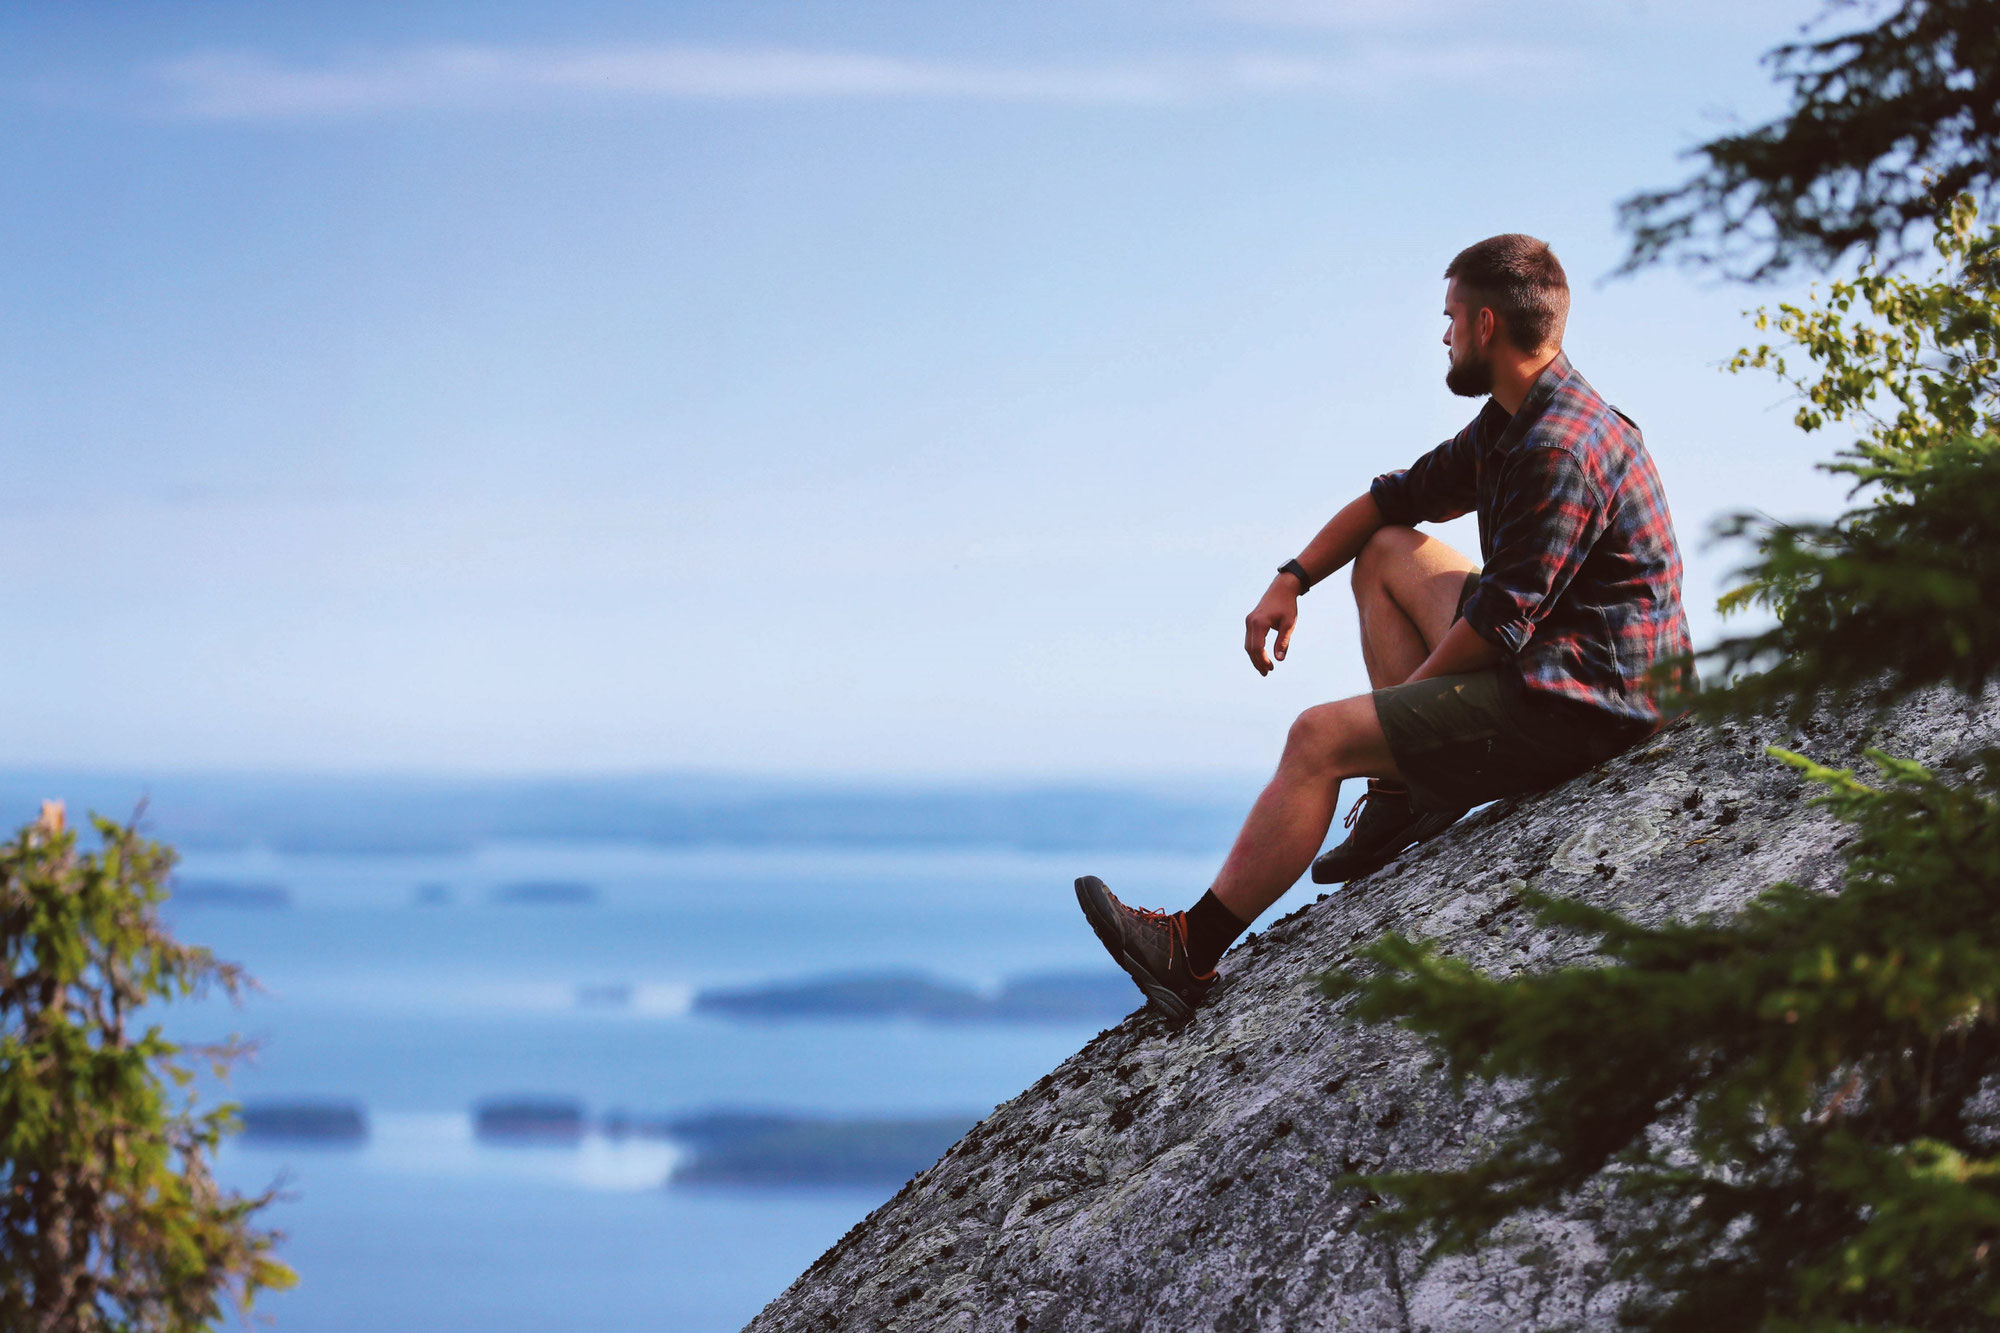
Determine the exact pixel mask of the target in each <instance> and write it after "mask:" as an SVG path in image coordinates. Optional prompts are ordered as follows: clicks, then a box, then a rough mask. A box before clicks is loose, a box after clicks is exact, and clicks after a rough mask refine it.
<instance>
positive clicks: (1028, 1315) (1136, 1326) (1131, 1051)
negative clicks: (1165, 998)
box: [749, 694, 2000, 1333]
mask: <svg viewBox="0 0 2000 1333" xmlns="http://www.w3.org/2000/svg"><path fill="white" fill-rule="evenodd" d="M1996 718H2000V708H1996V707H1995V706H1994V700H1993V699H1992V698H1991V697H1989V699H1988V700H1987V701H1986V704H1985V705H1984V706H1977V707H1975V706H1972V705H1969V704H1968V703H1967V702H1966V701H1965V700H1963V699H1962V698H1959V697H1957V696H1952V695H1945V694H1938V695H1928V696H1923V697H1920V698H1917V699H1915V700H1910V701H1906V702H1904V703H1902V704H1900V705H1898V706H1897V707H1896V708H1895V709H1894V710H1892V711H1890V712H1887V713H1871V712H1869V711H1867V710H1865V709H1862V708H1855V709H1851V710H1844V711H1843V712H1842V713H1840V714H1839V715H1829V714H1827V713H1824V712H1823V713H1821V714H1820V715H1818V716H1816V717H1815V718H1814V719H1812V720H1811V721H1810V722H1807V723H1805V724H1803V726H1801V727H1798V728H1793V727H1791V726H1788V725H1784V724H1782V723H1775V722H1774V723H1771V724H1769V725H1744V724H1737V725H1733V726H1724V727H1721V728H1717V729H1709V728H1705V727H1701V726H1698V725H1696V724H1694V723H1692V722H1687V721H1683V722H1680V723H1678V724H1676V725H1675V726H1673V727H1671V728H1669V729H1668V730H1666V731H1664V732H1662V733H1661V734H1660V735H1659V736H1657V737H1655V738H1653V739H1652V740H1650V741H1648V742H1646V743H1644V744H1642V745H1641V746H1639V747H1638V748H1637V749H1636V750H1634V751H1633V752H1631V753H1629V754H1626V755H1624V756H1621V757H1620V758H1618V759H1616V760H1613V761H1612V762H1611V763H1609V764H1607V765H1605V766H1603V767H1602V768H1599V769H1597V770H1595V771H1593V772H1591V773H1588V774H1585V775H1584V776H1582V777H1579V778H1577V779H1575V780H1574V781H1572V782H1570V783H1568V784H1566V785H1565V786H1562V787H1560V788H1557V789H1555V790H1554V791H1550V792H1545V793H1542V794H1539V795H1536V796H1533V797H1528V798H1524V799H1520V800H1514V801H1503V802H1500V803H1498V804H1496V805H1493V806H1489V807H1488V808H1487V809H1485V810H1484V811H1481V812H1480V813H1478V814H1476V815H1474V816H1472V817H1471V818H1469V819H1467V820H1464V821H1461V822H1460V824H1459V825H1458V826H1457V827H1455V828H1454V829H1452V830H1451V831H1450V832H1449V833H1447V834H1446V835H1445V836H1443V837H1442V838H1439V839H1438V840H1436V841H1435V842H1431V843H1428V844H1425V845H1424V846H1421V847H1418V848H1415V849H1413V850H1412V851H1410V852H1408V853H1406V854H1405V855H1404V857H1403V858H1402V859H1401V860H1399V861H1398V862H1396V863H1394V864H1392V865H1390V866H1389V867H1387V868H1385V869H1384V870H1381V871H1378V872H1377V873H1376V874H1374V875H1371V876H1369V877H1367V878H1366V879H1363V880H1360V881H1357V882H1356V883H1354V884H1353V885H1350V886H1347V887H1345V888H1343V889H1342V890H1340V891H1339V892H1336V893H1333V894H1330V895H1325V896H1323V897H1322V898H1321V899H1320V900H1319V901H1317V902H1315V903H1311V904H1309V905H1307V906H1305V907H1303V908H1302V909H1300V910H1297V911H1294V912H1293V913H1292V914H1291V915H1289V916H1287V917H1284V918H1283V919H1282V920H1279V921H1276V922H1275V923H1274V924H1272V925H1271V926H1270V927H1269V928H1267V929H1265V930H1264V931H1262V932H1261V933H1260V934H1257V935H1255V936H1252V937H1251V938H1249V939H1248V940H1246V941H1245V942H1244V943H1243V944H1241V945H1239V946H1238V947H1237V948H1236V949H1235V950H1233V951H1232V952H1231V953H1230V955H1229V956H1228V957H1227V958H1226V959H1225V960H1224V962H1223V980H1222V982H1221V984H1220V985H1219V986H1218V988H1217V990H1216V992H1215V996H1214V1000H1213V1003H1212V1005H1211V1006H1210V1007H1209V1008H1206V1009H1203V1010H1202V1011H1201V1012H1200V1013H1198V1014H1197V1015H1196V1017H1195V1019H1194V1021H1192V1022H1191V1023H1189V1024H1187V1025H1186V1026H1185V1027H1182V1028H1178V1029H1175V1028H1171V1027H1169V1026H1167V1025H1166V1024H1164V1023H1162V1022H1161V1021H1159V1020H1157V1019H1155V1018H1153V1017H1151V1016H1150V1015H1148V1014H1146V1013H1145V1012H1143V1011H1141V1012H1138V1013H1135V1014H1133V1015H1132V1016H1131V1017H1128V1018H1127V1019H1126V1020H1125V1021H1124V1022H1123V1023H1122V1024H1120V1025H1119V1026H1118V1027H1116V1028H1113V1029H1111V1030H1109V1031H1107V1032H1104V1033H1102V1034H1100V1035H1099V1036H1098V1037H1097V1038H1096V1039H1095V1040H1093V1041H1092V1042H1090V1044H1089V1045H1087V1046H1085V1047H1084V1048H1083V1049H1082V1050H1081V1051H1079V1052H1077V1054H1076V1055H1074V1056H1072V1057H1071V1058H1070V1059H1068V1060H1066V1061H1065V1062H1063V1064H1062V1065H1061V1066H1060V1067H1058V1068H1057V1069H1055V1070H1054V1071H1053V1072H1051V1073H1050V1074H1048V1075H1047V1076H1046V1077H1044V1078H1042V1079H1041V1080H1040V1081H1039V1082H1037V1083H1036V1084H1035V1085H1034V1086H1033V1087H1031V1088H1029V1089H1028V1090H1027V1091H1026V1092H1023V1093H1022V1094H1021V1095H1020V1096H1018V1097H1016V1098H1015V1099H1014V1100H1012V1101H1010V1102H1008V1103H1006V1104H1005V1105H1003V1106H1000V1107H998V1108H997V1109H995V1111H994V1112H993V1114H992V1115H991V1116H989V1117H988V1118H987V1119H986V1120H985V1121H984V1122H982V1123H981V1124H980V1125H979V1126H977V1127H976V1128H974V1129H973V1130H972V1131H971V1132H970V1133H968V1134H967V1135H966V1136H965V1137H964V1138H963V1139H962V1140H960V1141H959V1142H958V1143H957V1144H956V1145H954V1146H953V1147H952V1148H951V1150H950V1151H948V1152H947V1153H946V1154H945V1155H944V1157H943V1158H942V1159H940V1160H939V1161H938V1162H937V1163H936V1164H935V1165H934V1166H932V1167H931V1168H930V1169H929V1170H927V1171H925V1172H923V1173H922V1174H920V1175H919V1176H917V1177H916V1178H915V1179H914V1180H912V1181H910V1183H909V1184H908V1185H907V1186H905V1187H904V1189H903V1190H902V1192H901V1193H899V1194H897V1195H896V1197H895V1198H893V1199H891V1200H890V1201H889V1202H888V1203H886V1204H884V1205H883V1206H882V1207H880V1208H878V1209H877V1210H876V1211H875V1212H874V1213H872V1214H871V1215H870V1216H869V1217H867V1218H866V1219H865V1220H864V1221H862V1222H861V1223H860V1224H859V1225H857V1226H856V1227H855V1228H854V1229H853V1230H852V1231H850V1232H849V1233H848V1234H847V1236H845V1237H844V1238H843V1239H842V1240H841V1241H840V1242H839V1243H838V1244H836V1245H835V1246H834V1247H833V1248H832V1249H830V1250H828V1251H827V1252H826V1254H825V1255H823V1256H821V1258H820V1259H819V1260H818V1261H817V1262H815V1263H814V1264H813V1266H812V1267H811V1268H810V1269H808V1270H807V1271H806V1272H805V1273H804V1274H803V1275H802V1276H801V1277H799V1278H798V1280H797V1281H796V1282H794V1283H793V1284H792V1286H791V1287H790V1288H789V1289H788V1290H787V1291H785V1292H784V1293H783V1294H782V1295H781V1296H779V1297H778V1299H776V1300H775V1301H773V1302H772V1303H771V1304H770V1305H769V1306H768V1307H766V1308H765V1310H764V1311H763V1313H762V1314H760V1315H759V1316H758V1317H757V1318H756V1319H755V1320H753V1321H752V1322H751V1324H750V1326H749V1327H750V1329H751V1330H754V1331H755V1333H807V1331H808V1330H813V1331H815V1333H817V1331H819V1330H911V1331H912V1333H914V1331H915V1330H925V1331H927V1333H928V1331H933V1330H957V1331H960V1333H974V1331H977V1333H985V1331H986V1330H994V1331H995V1333H998V1331H1000V1330H1064V1331H1065V1333H1096V1331H1099V1330H1102V1331H1104V1333H1110V1331H1111V1330H1134V1331H1136V1330H1168V1329H1215V1330H1251V1329H1258V1330H1273V1331H1276V1330H1288V1331H1290V1333H1299V1331H1301V1330H1309V1329H1329V1330H1331V1329H1352V1330H1365V1331H1372V1330H1412V1331H1414V1330H1424V1331H1425V1333H1445V1331H1446V1330H1452V1331H1454V1333H1456V1331H1459V1330H1463V1331H1466V1333H1470V1331H1471V1330H1531V1329H1532V1330H1540V1329H1549V1330H1553V1329H1610V1328H1614V1327H1616V1323H1617V1321H1616V1312H1617V1308H1618V1305H1619V1303H1620V1300H1621V1292H1620V1291H1619V1290H1618V1289H1616V1287H1615V1286H1614V1285H1613V1284H1612V1283H1611V1282H1610V1281H1609V1279H1608V1277H1607V1275H1606V1272H1605V1263H1604V1258H1605V1256H1604V1252H1603V1251H1602V1249H1601V1248H1600V1246H1599V1242H1598V1226H1597V1217H1596V1215H1595V1213H1594V1212H1593V1206H1592V1205H1591V1204H1590V1203H1589V1202H1588V1201H1585V1202H1580V1203H1579V1204H1578V1205H1577V1206H1576V1207H1575V1208H1574V1209H1573V1210H1572V1211H1571V1213H1569V1214H1568V1215H1563V1216H1542V1217H1537V1218H1533V1219H1520V1220H1517V1221H1515V1222H1514V1223H1511V1224H1509V1225H1508V1226H1507V1227H1505V1228H1503V1229H1502V1231H1501V1232H1499V1233H1496V1234H1495V1235H1494V1236H1493V1237H1492V1238H1491V1239H1490V1242H1489V1244H1488V1245H1487V1247H1486V1248H1485V1249H1484V1250H1483V1251H1482V1252H1480V1253H1479V1254H1477V1255H1475V1256H1471V1257H1469V1258H1467V1259H1463V1260H1448V1261H1444V1262H1441V1263H1439V1264H1436V1265H1434V1266H1432V1267H1430V1268H1428V1269H1420V1268H1419V1266H1418V1264H1417V1262H1416V1260H1417V1253H1416V1251H1415V1250H1414V1249H1409V1248H1398V1247H1392V1246H1391V1245H1389V1244H1387V1243H1386V1242H1384V1241H1382V1240H1379V1239H1377V1238H1374V1237H1371V1236H1367V1235H1364V1234H1362V1233H1361V1232H1360V1231H1359V1230H1358V1229H1357V1226H1356V1224H1357V1222H1358V1221H1359V1220H1360V1219H1361V1218H1362V1217H1363V1216H1364V1215H1365V1214H1366V1212H1367V1210H1368V1209H1369V1208H1370V1207H1371V1206H1373V1205H1374V1203H1375V1201H1374V1200H1372V1199H1371V1198H1370V1197H1368V1196H1367V1195H1366V1193H1365V1192H1363V1191H1361V1190H1358V1189H1354V1188H1346V1189H1342V1188H1336V1186H1335V1184H1334V1181H1335V1180H1336V1178H1337V1177H1338V1176H1340V1175H1341V1174H1342V1173H1343V1172H1349V1171H1379V1170H1385V1169H1388V1170H1395V1169H1423V1168H1427V1167H1435V1166H1444V1165H1449V1164H1452V1163H1454V1162H1456V1161H1460V1160H1463V1158H1464V1156H1465V1154H1467V1153H1469V1152H1473V1151H1476V1150H1477V1149H1478V1147H1479V1146H1480V1144H1481V1142H1482V1141H1486V1140H1490V1138H1491V1137H1492V1136H1493V1135H1494V1133H1495V1132H1496V1131H1497V1130H1498V1129H1499V1128H1501V1127H1502V1117H1503V1115H1504V1108H1503V1098H1501V1097H1500V1096H1499V1095H1498V1094H1496V1093H1495V1092H1494V1091H1493V1090H1491V1089H1476V1088H1475V1089H1472V1090H1470V1091H1468V1092H1467V1093H1465V1094H1462V1095H1455V1094H1454V1093H1453V1092H1452V1091H1451V1089H1450V1087H1449V1085H1448V1084H1447V1083H1446V1081H1445V1080H1444V1079H1443V1078H1442V1077H1441V1076H1440V1075H1439V1074H1438V1073H1436V1072H1435V1071H1433V1070H1431V1069H1430V1068H1429V1067H1428V1065H1427V1061H1426V1059H1425V1056H1424V1052H1423V1050H1422V1048H1421V1047H1420V1045H1419V1044H1418V1043H1417V1041H1416V1040H1415V1039H1414V1038H1412V1037H1410V1036H1408V1035H1407V1034H1405V1033H1402V1032H1401V1031H1399V1030H1395V1029H1383V1028H1373V1027H1365V1026H1362V1025H1359V1024H1357V1023H1354V1022H1351V1021H1349V1020H1348V1019H1347V1018H1346V1017H1345V1016H1344V1015H1343V1013H1342V1012H1341V1006H1339V1005H1336V1004H1334V1003H1332V1002H1330V1001H1328V1000H1326V999H1325V998H1323V997H1322V996H1321V994H1320V993H1319V992H1318V991H1317V989H1315V987H1314V986H1313V984H1312V982H1313V978H1314V976H1315V974H1317V973H1319V972H1322V971H1324V970H1326V969H1327V968H1330V967H1333V966H1334V965H1336V964H1340V963H1344V962H1347V961H1348V960H1349V959H1350V958H1351V951H1352V950H1354V949H1356V948H1358V947H1359V946H1361V945H1362V944H1364V943H1366V942H1367V941H1369V940H1372V939H1374V938H1375V937H1376V936H1378V935H1380V934H1381V933H1383V932H1384V931H1387V930H1392V929H1393V930H1398V931H1401V932H1403V933H1405V934H1408V935H1412V936H1417V937H1428V938H1431V939H1433V940H1436V941H1438V942H1439V944H1440V945H1441V947H1442V948H1443V949H1444V950H1445V951H1447V952H1449V953H1452V954H1455V955H1457V956H1459V957H1462V958H1465V959H1468V960H1470V961H1472V962H1474V963H1476V964H1477V965H1478V966H1480V967H1482V968H1484V969H1487V970H1489V971H1494V972H1499V973H1513V972H1519V971H1523V970H1528V969H1536V968H1544V967H1549V966H1553V965H1558V964H1562V963H1565V962H1570V961H1574V960H1576V959H1578V958H1579V957H1581V956H1584V955H1585V953H1586V952H1587V950H1586V948H1585V946H1584V945H1582V944H1579V942H1577V941H1576V940H1575V939H1573V938H1571V937H1568V936H1564V935H1560V934H1558V933H1556V932H1552V931H1546V930H1542V929H1538V928H1537V927H1536V925H1535V923H1534V920H1533V918H1532V917H1531V915H1530V914H1529V913H1528V912H1527V911H1526V910H1524V909H1523V908H1522V907H1521V904H1520V898H1519V894H1520V890H1521V889H1522V888H1523V887H1524V886H1526V885H1529V884H1532V885H1535V886H1536V887H1538V888H1541V889H1544V890H1547V891H1552V892H1559V893H1564V894H1567V895H1571V896H1577V897H1581V898H1584V899H1586V900H1588V901H1591V902H1594V903H1598V904H1602V905H1610V906H1615V907H1617V908H1619V909H1621V910H1623V911H1625V912H1628V913H1630V914H1632V915H1634V916H1636V917H1638V918H1640V919H1642V920H1651V921H1657V920H1662V919H1665V918H1667V917H1670V916H1673V917H1687V916H1691V915H1694V914H1696V913H1701V912H1725V913H1726V912H1731V911H1734V910H1735V909H1737V908H1739V907H1740V906H1741V905H1742V904H1743V903H1745V902H1746V901H1748V900H1749V899H1750V898H1751V897H1752V896H1753V895H1754V894H1756V893H1757V892H1758V891H1759V890H1760V889H1762V888H1764V887H1765V886H1767V885H1769V884H1771V883H1774V882H1776V881H1778V880H1781V879H1789V880H1791V881H1793V882H1794V883H1799V884H1804V885H1808V886H1813V887H1817V888H1821V889H1826V890H1831V889H1834V888H1836V887H1837V885H1838V878H1839V872H1840V855H1839V849H1840V847H1841V846H1842V845H1843V843H1844V840H1845V837H1846V830H1845V829H1844V828H1843V827H1842V826H1840V825H1838V824H1836V823H1835V822H1834V821H1833V820H1832V819H1831V818H1830V817H1828V816H1827V815H1826V814H1825V813H1823V812H1822V811H1820V810H1818V809H1817V808H1815V807H1813V806H1812V805H1811V804H1810V802H1809V800H1807V799H1806V798H1807V797H1809V796H1810V795H1811V792H1810V790H1809V786H1808V784H1807V783H1805V782H1804V781H1803V780H1802V779H1801V778H1799V777H1798V776H1797V775H1796V774H1795V773H1794V772H1793V771H1792V770H1790V769H1787V768H1784V767H1782V766H1780V765H1779V764H1777V763H1776V762H1775V761H1773V760H1771V759H1769V758H1768V757H1766V756H1765V754H1764V747H1765V745H1767V744H1772V743H1776V744H1780V745H1784V746H1786V747H1787V748H1790V749H1795V750H1799V751H1801V752H1804V753H1807V754H1810V755H1812V756H1813V757H1814V758H1817V759H1820V760H1821V761H1823V762H1828V763H1833V764H1836V765H1838V766H1852V765H1857V764H1860V763H1862V762H1863V761H1862V760H1861V759H1860V752H1861V750H1862V749H1863V748H1864V747H1865V746H1867V745H1871V744H1875V745H1881V746H1882V747H1883V748H1885V749H1889V750H1891V751H1892V752H1893V753H1897V754H1900V755H1906V756H1908V757H1911V758H1915V759H1919V760H1922V761H1925V762H1928V763H1932V764H1939V763H1946V764H1948V763H1950V762H1952V756H1954V755H1955V754H1958V753H1959V752H1961V751H1964V750H1966V749H1969V748H1971V747H1974V746H1978V745H1991V744H1994V743H1996V740H2000V729H1996ZM1088 869H1089V867H1088V866H1080V867H1079V870H1080V871H1081V870H1088ZM1112 888H1113V889H1114V890H1118V891H1120V892H1121V894H1122V895H1123V896H1125V897H1126V898H1127V900H1128V901H1137V902H1142V903H1143V902H1146V901H1147V894H1146V891H1145V886H1144V885H1136V884H1135V885H1128V884H1114V885H1112ZM1050 891H1051V892H1057V891H1061V892H1067V886H1066V885H1061V886H1051V890H1050ZM1297 892H1298V890H1294V893H1297ZM1155 905H1167V906H1172V905H1178V904H1155ZM1281 906H1282V904H1281ZM1077 928H1078V929H1079V930H1083V929H1086V928H1087V927H1086V926H1085V925H1084V923H1083V922H1082V920H1081V919H1079V920H1078V922H1077ZM1134 994H1135V998H1136V995H1137V993H1136V991H1135V993H1134Z"/></svg>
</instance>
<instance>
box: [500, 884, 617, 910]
mask: <svg viewBox="0 0 2000 1333" xmlns="http://www.w3.org/2000/svg"><path fill="white" fill-rule="evenodd" d="M493 901H494V902H496V903H499V904H501V905H502V906H508V907H588V906H590V905H591V904H592V903H595V902H596V901H597V890H596V889H594V888H592V887H591V886H590V885H588V884H576V883H572V882H570V881H568V880H530V881H527V882H525V883H520V884H502V885H501V886H500V887H499V888H497V889H495V890H493Z"/></svg>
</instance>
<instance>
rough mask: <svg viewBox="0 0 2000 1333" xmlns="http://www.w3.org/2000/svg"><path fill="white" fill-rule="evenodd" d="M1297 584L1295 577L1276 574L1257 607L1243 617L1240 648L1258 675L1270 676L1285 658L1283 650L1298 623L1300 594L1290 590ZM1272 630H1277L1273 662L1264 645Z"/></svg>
mask: <svg viewBox="0 0 2000 1333" xmlns="http://www.w3.org/2000/svg"><path fill="white" fill-rule="evenodd" d="M1297 587H1298V580H1297V579H1295V578H1293V577H1292V576H1291V575H1290V574H1280V575H1278V577H1277V578H1275V579H1272V580H1271V586H1270V587H1268V588H1266V589H1265V590H1264V598H1263V600H1262V601H1260V602H1258V603H1257V609H1256V610H1254V611H1252V612H1251V613H1250V614H1249V615H1248V616H1246V617H1244V620H1243V651H1244V652H1246V653H1248V654H1250V665H1251V666H1253V667H1256V668H1257V674H1258V675H1260V676H1268V675H1270V674H1271V668H1272V667H1274V666H1276V665H1277V663H1278V662H1282V661H1284V660H1285V650H1286V649H1287V648H1289V647H1291V646H1292V629H1293V627H1294V626H1296V625H1297V624H1298V623H1299V595H1298V593H1297V592H1295V591H1293V590H1294V589H1295V588H1297ZM1273 630H1276V631H1277V633H1278V655H1277V661H1276V662H1274V661H1272V659H1271V654H1270V653H1269V652H1268V651H1267V650H1266V648H1265V644H1266V641H1267V640H1268V639H1269V638H1270V636H1271V631H1273Z"/></svg>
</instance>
